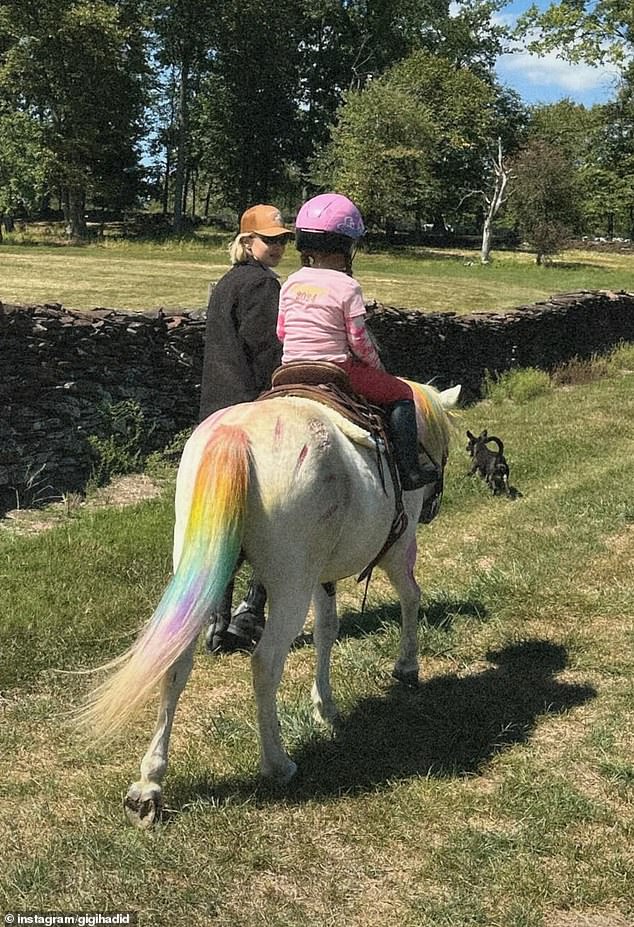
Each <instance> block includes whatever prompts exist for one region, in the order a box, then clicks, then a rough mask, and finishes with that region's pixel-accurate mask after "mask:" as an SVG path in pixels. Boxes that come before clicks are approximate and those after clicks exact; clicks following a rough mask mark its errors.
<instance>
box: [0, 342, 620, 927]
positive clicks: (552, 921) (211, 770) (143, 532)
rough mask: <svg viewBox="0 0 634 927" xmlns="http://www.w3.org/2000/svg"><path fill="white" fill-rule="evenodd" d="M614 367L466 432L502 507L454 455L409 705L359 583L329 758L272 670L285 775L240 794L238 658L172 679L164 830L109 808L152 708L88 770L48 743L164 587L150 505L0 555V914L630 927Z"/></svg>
mask: <svg viewBox="0 0 634 927" xmlns="http://www.w3.org/2000/svg"><path fill="white" fill-rule="evenodd" d="M633 367H634V365H633V364H632V347H631V346H628V347H625V348H624V349H622V350H621V351H620V352H617V354H615V355H614V357H613V358H612V359H611V360H610V362H609V364H608V365H607V369H606V370H605V371H604V373H605V375H604V376H603V377H602V378H600V379H590V380H588V381H587V382H579V383H575V384H570V383H568V384H566V386H565V387H558V386H551V387H550V388H549V389H548V391H547V392H541V391H537V392H535V393H534V394H533V395H531V396H525V395H522V396H521V399H520V396H518V394H517V392H516V389H517V388H518V386H517V383H519V382H521V376H522V375H521V374H518V375H517V378H518V379H517V382H516V383H515V384H513V383H509V384H507V386H508V389H507V392H506V394H505V395H504V396H498V395H491V396H490V397H489V398H487V399H486V400H485V401H483V402H481V403H480V404H478V405H476V406H473V407H472V408H470V409H468V410H465V411H464V412H463V414H462V415H463V417H462V424H461V427H462V429H463V430H466V429H467V428H470V429H471V430H472V431H479V430H480V429H481V428H482V427H487V428H488V430H489V432H490V433H494V434H499V435H501V436H502V438H503V439H504V442H505V448H506V452H507V456H508V459H509V462H510V466H511V482H512V483H513V485H515V486H516V487H517V488H518V489H519V490H520V491H521V492H522V496H521V497H518V498H517V499H516V500H515V501H511V500H508V499H506V498H504V497H493V496H492V495H491V494H490V492H489V491H488V489H487V487H486V486H485V484H484V483H483V482H482V481H480V480H479V479H478V478H470V477H469V476H468V475H467V472H468V469H469V461H468V459H467V455H466V452H465V451H464V449H463V446H462V445H461V443H460V442H457V444H456V447H455V448H454V449H453V454H452V457H451V459H450V464H449V470H448V475H447V488H446V494H445V501H444V505H443V510H442V512H441V514H440V516H439V517H438V519H437V520H436V521H435V522H434V523H433V524H432V525H430V526H427V527H421V528H420V531H419V546H420V553H419V560H418V565H417V576H418V579H419V582H420V583H421V586H422V588H423V595H424V602H423V613H422V616H421V621H420V625H419V632H418V633H419V646H420V651H421V655H422V681H421V685H420V687H419V688H418V689H414V690H412V689H404V688H401V687H399V686H398V685H396V684H395V683H393V681H392V680H391V678H390V668H391V665H392V663H393V660H394V658H395V655H396V652H397V646H398V610H397V608H396V605H395V602H394V596H393V593H392V592H391V590H390V589H389V588H388V587H387V585H386V584H385V582H384V581H383V579H382V578H381V574H380V573H379V574H377V576H376V577H375V579H374V580H373V583H372V586H371V588H370V596H369V601H368V608H367V611H366V613H365V614H363V615H361V614H360V613H359V606H360V601H361V598H362V592H361V590H359V588H358V587H357V586H356V585H355V584H354V582H353V581H348V582H346V583H342V584H341V589H340V595H339V600H340V611H341V614H342V629H341V636H340V640H339V643H338V645H337V646H336V647H335V651H334V655H333V684H334V690H335V693H336V696H337V698H338V700H339V703H340V707H341V709H342V721H341V725H340V727H339V728H338V729H337V732H336V734H335V735H334V736H331V735H330V734H328V733H326V732H324V731H322V730H321V729H320V728H318V727H317V726H316V725H315V724H314V722H313V721H312V718H311V715H310V711H309V688H310V679H311V674H312V669H313V650H312V647H311V646H310V644H309V645H308V646H305V647H302V648H299V649H297V650H295V651H294V652H293V653H292V654H291V655H290V657H289V660H288V664H287V669H286V674H285V679H284V682H283V685H282V690H281V696H280V701H281V708H280V715H281V721H282V732H283V735H284V737H285V738H286V739H287V741H288V742H289V744H290V746H291V752H292V755H293V757H294V759H295V760H296V761H297V762H298V763H299V766H300V772H299V775H298V778H297V779H296V780H295V781H294V782H293V783H291V785H290V786H289V788H288V789H287V790H286V791H283V792H276V791H271V790H269V789H267V788H266V787H265V786H263V785H262V784H261V783H260V782H259V780H258V778H257V759H256V736H255V729H254V706H253V699H252V695H251V689H250V680H249V667H248V661H247V660H246V659H245V658H244V657H243V656H240V655H232V656H228V657H221V658H217V659H211V658H210V657H208V656H207V655H206V654H204V653H203V652H202V651H201V652H200V653H199V654H198V655H197V659H196V665H195V669H194V674H193V677H192V679H191V682H190V685H189V686H188V688H187V690H186V692H185V694H184V696H183V698H182V704H181V706H180V708H179V712H178V714H177V718H176V724H175V730H174V736H173V743H172V753H171V767H170V772H169V774H168V778H167V781H166V796H167V801H168V806H169V809H168V814H167V819H166V822H165V823H164V824H163V825H162V826H161V827H159V829H158V830H157V831H156V832H155V833H153V834H147V833H141V832H137V831H134V830H131V829H127V828H125V827H124V825H123V823H122V816H121V815H120V813H119V803H120V798H121V795H122V793H123V792H125V790H126V788H127V785H128V784H129V782H130V781H131V780H132V779H133V778H136V766H137V764H138V762H139V759H140V756H141V755H142V753H143V752H144V750H145V748H146V746H147V742H148V738H149V733H150V731H151V728H152V724H153V717H152V711H149V712H148V713H147V715H146V716H144V717H143V718H142V719H141V720H140V721H139V722H138V724H136V725H135V726H134V727H133V728H132V729H131V730H129V732H128V733H127V734H126V735H125V736H124V738H123V739H122V740H121V741H120V742H119V743H118V744H116V745H114V746H112V747H109V748H107V749H105V748H104V749H99V750H96V749H86V748H82V746H81V745H80V744H78V743H77V742H76V741H75V740H74V739H73V737H72V735H71V734H70V732H69V730H68V728H67V727H66V726H65V724H64V716H65V714H66V712H67V710H68V709H69V707H71V706H72V705H73V704H76V703H77V702H78V701H79V699H80V697H81V693H82V691H83V688H84V687H85V686H86V684H87V680H86V679H85V678H84V677H80V678H78V677H75V676H68V675H61V674H59V673H58V672H57V670H59V669H61V670H71V669H75V668H77V667H79V666H89V665H94V664H97V663H99V662H100V661H102V660H103V659H105V658H106V657H108V656H111V655H112V656H113V655H115V654H117V653H119V652H121V651H122V650H123V649H124V648H125V647H126V646H127V644H128V643H129V641H130V639H131V638H132V636H133V635H134V633H135V630H136V628H137V627H138V625H139V624H141V623H142V622H143V621H144V620H145V619H146V618H147V617H148V616H149V615H150V614H151V611H152V610H153V608H154V607H155V605H156V602H157V601H158V599H159V597H160V595H161V592H162V589H163V586H164V584H165V582H166V579H167V576H168V571H169V553H170V550H169V548H170V534H171V508H172V502H171V496H170V492H169V490H168V491H167V492H166V494H165V497H164V498H163V499H161V500H158V501H155V502H151V503H144V504H142V505H141V506H139V507H137V508H135V509H134V510H128V511H114V510H108V511H101V512H95V511H90V510H85V511H81V512H79V513H77V514H76V516H75V517H74V518H73V519H71V520H68V521H66V522H64V523H63V524H62V525H60V526H58V527H56V528H53V529H51V530H50V531H48V532H45V533H42V534H40V535H39V536H35V537H29V538H25V537H20V536H18V535H17V534H16V533H15V532H12V531H9V530H6V529H5V530H4V531H3V532H2V534H0V556H1V558H2V559H1V562H2V575H1V576H0V609H1V610H2V614H3V616H4V620H3V623H2V625H1V626H0V635H1V645H0V646H1V648H2V650H1V652H2V662H1V664H0V665H1V666H2V680H1V682H0V688H1V689H2V702H1V703H0V710H1V711H2V714H3V720H2V726H1V728H0V745H1V752H0V769H1V775H0V796H1V798H2V800H3V801H2V802H1V803H0V845H2V848H3V859H4V865H3V867H2V872H1V873H0V897H2V898H3V906H4V909H5V910H16V909H17V910H38V911H47V910H48V911H53V910H55V911H60V910H61V911H63V910H80V909H89V910H99V909H102V910H126V909H134V910H137V911H139V912H140V922H141V924H144V925H146V924H147V925H158V927H163V925H165V927H168V925H170V927H171V925H175V924H179V925H180V924H188V925H195V927H198V925H200V927H202V925H209V924H214V925H218V927H238V925H244V927H247V925H248V927H251V925H259V924H262V925H264V924H266V925H277V927H282V925H283V927H315V925H326V924H327V925H331V927H343V925H346V927H349V925H357V927H361V925H363V927H366V925H369V927H375V925H377V927H378V925H382V927H403V925H405V927H439V925H440V927H475V925H483V927H573V925H574V927H581V925H584V927H585V925H591V927H599V925H601V927H608V925H609V927H629V925H631V924H632V923H633V922H634V897H633V895H632V890H631V886H632V884H634V882H633V877H634V871H633V869H634V860H633V857H632V852H631V847H632V840H633V838H634V814H633V810H632V809H633V804H632V794H633V793H632V788H633V787H634V752H633V749H632V744H633V743H634V730H633V721H632V712H631V704H632V694H633V690H632V684H633V679H634V649H633V643H634V639H633V635H632V624H631V616H632V612H633V610H634V593H633V586H632V582H631V563H632V557H633V555H634V534H633V530H632V528H633V525H634V437H633V435H632V432H631V429H630V428H629V427H626V423H628V422H631V421H632V420H634V390H633V389H632V377H633V375H634V372H633Z"/></svg>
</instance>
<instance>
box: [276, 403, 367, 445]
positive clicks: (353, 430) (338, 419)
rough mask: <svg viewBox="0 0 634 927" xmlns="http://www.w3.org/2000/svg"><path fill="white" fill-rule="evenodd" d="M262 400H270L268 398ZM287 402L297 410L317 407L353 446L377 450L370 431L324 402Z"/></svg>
mask: <svg viewBox="0 0 634 927" xmlns="http://www.w3.org/2000/svg"><path fill="white" fill-rule="evenodd" d="M261 398H268V397H266V396H264V397H261ZM285 399H286V401H287V402H289V403H291V404H292V405H294V406H295V407H296V408H300V409H301V408H303V409H306V408H310V407H311V406H314V405H317V406H318V407H319V410H320V411H321V412H323V414H324V415H325V416H326V417H327V418H329V419H330V421H331V422H332V423H333V425H334V426H335V427H336V428H338V429H339V431H341V432H342V434H344V435H345V436H346V438H349V439H350V441H352V442H353V444H358V445H360V446H361V447H369V448H371V449H372V450H374V449H375V448H376V441H375V439H374V437H373V436H372V435H371V434H370V432H369V431H366V429H365V428H361V427H360V426H359V425H355V423H354V422H351V421H350V419H347V418H346V417H345V416H344V415H342V414H341V413H340V412H337V411H336V409H333V408H332V406H329V405H326V404H325V403H323V402H319V400H318V399H308V398H306V397H303V396H290V395H287V396H286V397H285Z"/></svg>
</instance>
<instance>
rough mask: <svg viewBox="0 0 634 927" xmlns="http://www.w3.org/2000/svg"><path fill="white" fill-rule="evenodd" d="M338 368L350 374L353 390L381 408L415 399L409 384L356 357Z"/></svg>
mask: <svg viewBox="0 0 634 927" xmlns="http://www.w3.org/2000/svg"><path fill="white" fill-rule="evenodd" d="M337 366H339V367H341V368H342V369H343V370H345V371H346V373H347V374H348V377H349V379H350V385H351V386H352V389H353V390H354V391H355V392H356V393H360V394H361V395H362V396H365V398H366V399H367V400H369V402H373V403H376V405H379V406H390V405H392V403H393V402H399V401H400V400H402V399H409V400H413V399H414V394H413V393H412V389H411V387H410V386H408V385H407V383H404V382H403V381H402V380H399V379H398V377H395V376H392V374H391V373H386V371H385V370H378V369H377V368H376V367H369V366H368V365H367V364H364V363H363V361H360V360H358V358H356V357H350V358H348V360H347V361H343V363H340V364H338V365H337Z"/></svg>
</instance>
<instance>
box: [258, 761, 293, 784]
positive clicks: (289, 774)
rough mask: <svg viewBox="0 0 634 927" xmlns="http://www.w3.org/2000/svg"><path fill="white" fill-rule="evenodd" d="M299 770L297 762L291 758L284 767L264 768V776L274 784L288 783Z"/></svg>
mask: <svg viewBox="0 0 634 927" xmlns="http://www.w3.org/2000/svg"><path fill="white" fill-rule="evenodd" d="M296 772H297V763H293V761H292V760H289V761H288V763H287V764H286V765H285V766H284V767H282V768H279V767H278V768H275V769H270V770H269V769H267V770H262V775H263V776H264V778H265V779H266V780H267V781H268V782H269V783H270V784H271V785H274V786H283V785H288V783H289V782H290V781H291V779H292V778H293V776H294V775H295V773H296Z"/></svg>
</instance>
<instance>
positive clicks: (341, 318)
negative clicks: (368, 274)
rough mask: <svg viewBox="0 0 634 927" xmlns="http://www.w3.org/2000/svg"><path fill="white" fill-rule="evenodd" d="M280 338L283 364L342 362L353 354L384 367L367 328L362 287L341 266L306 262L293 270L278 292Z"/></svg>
mask: <svg viewBox="0 0 634 927" xmlns="http://www.w3.org/2000/svg"><path fill="white" fill-rule="evenodd" d="M277 337H278V338H279V339H280V341H281V342H282V344H283V346H284V353H283V355H282V363H283V364H286V363H288V362H289V361H297V360H327V361H334V362H335V363H339V364H342V363H344V362H345V361H347V360H348V359H349V358H350V357H351V356H352V355H355V356H356V357H359V358H360V359H361V360H363V361H364V362H365V363H366V364H368V365H369V366H371V367H379V368H380V367H381V366H382V365H381V361H380V360H379V357H378V354H377V352H376V350H375V348H374V345H373V344H372V341H371V340H370V338H369V335H368V332H367V329H366V327H365V303H364V301H363V294H362V292H361V287H360V286H359V284H358V283H357V281H356V280H355V279H354V278H353V277H349V276H348V274H345V273H343V272H342V271H339V270H327V269H322V268H315V267H302V268H300V270H298V271H296V272H295V273H294V274H291V275H290V277H289V278H288V280H287V281H286V283H284V284H283V286H282V290H281V293H280V307H279V313H278V318H277Z"/></svg>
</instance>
